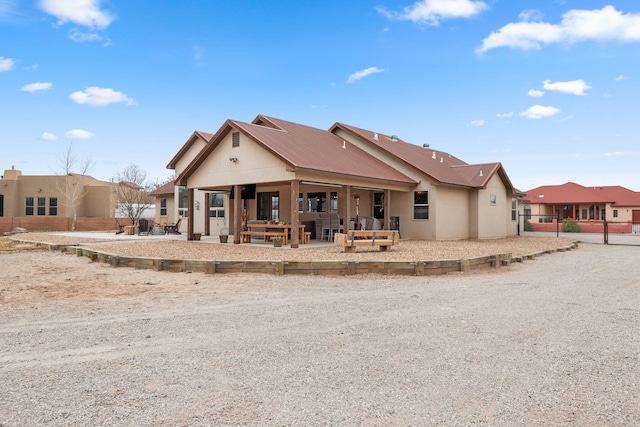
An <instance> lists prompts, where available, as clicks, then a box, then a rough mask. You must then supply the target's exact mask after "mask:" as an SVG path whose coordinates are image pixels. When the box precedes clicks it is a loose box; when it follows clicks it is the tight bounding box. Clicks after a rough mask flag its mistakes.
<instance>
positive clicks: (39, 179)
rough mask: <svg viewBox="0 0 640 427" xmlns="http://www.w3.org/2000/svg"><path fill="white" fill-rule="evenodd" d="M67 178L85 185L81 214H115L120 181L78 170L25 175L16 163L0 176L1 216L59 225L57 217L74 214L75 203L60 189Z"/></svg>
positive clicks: (78, 205)
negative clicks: (67, 173) (96, 176)
mask: <svg viewBox="0 0 640 427" xmlns="http://www.w3.org/2000/svg"><path fill="white" fill-rule="evenodd" d="M67 179H68V180H70V183H71V184H72V185H80V186H82V187H83V188H82V191H80V192H78V194H80V195H81V196H80V197H78V198H77V204H76V210H77V216H78V217H93V218H104V217H110V218H113V217H114V212H115V207H116V200H115V192H114V187H115V185H116V184H114V183H112V182H107V181H100V180H97V179H95V178H92V177H90V176H86V175H76V174H70V175H68V176H57V175H22V172H21V171H20V170H17V169H15V167H13V166H12V167H11V169H9V170H5V171H4V175H3V176H2V178H1V179H0V217H3V218H22V220H23V222H24V223H28V224H38V229H42V227H44V226H46V225H47V224H51V227H52V228H51V229H56V225H55V224H56V223H58V222H60V221H55V220H56V219H61V218H72V217H73V209H72V207H71V203H69V201H68V200H67V198H66V197H65V196H64V195H63V193H62V192H61V190H60V188H62V187H64V185H63V183H64V180H67ZM25 221H26V222H25ZM2 224H4V222H3V223H2ZM13 224H16V222H13ZM65 224H66V222H65Z"/></svg>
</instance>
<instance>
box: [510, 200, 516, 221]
mask: <svg viewBox="0 0 640 427" xmlns="http://www.w3.org/2000/svg"><path fill="white" fill-rule="evenodd" d="M516 219H518V200H516V199H511V221H515V220H516Z"/></svg>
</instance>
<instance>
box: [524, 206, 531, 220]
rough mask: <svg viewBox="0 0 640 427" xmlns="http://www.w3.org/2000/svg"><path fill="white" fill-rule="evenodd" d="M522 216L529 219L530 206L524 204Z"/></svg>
mask: <svg viewBox="0 0 640 427" xmlns="http://www.w3.org/2000/svg"><path fill="white" fill-rule="evenodd" d="M524 218H525V219H531V206H529V205H524Z"/></svg>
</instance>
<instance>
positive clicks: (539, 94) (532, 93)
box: [527, 89, 544, 98]
mask: <svg viewBox="0 0 640 427" xmlns="http://www.w3.org/2000/svg"><path fill="white" fill-rule="evenodd" d="M527 95H529V96H531V97H533V98H540V97H542V96H544V91H542V90H535V89H530V90H529V92H527Z"/></svg>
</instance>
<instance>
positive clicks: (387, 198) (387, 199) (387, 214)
mask: <svg viewBox="0 0 640 427" xmlns="http://www.w3.org/2000/svg"><path fill="white" fill-rule="evenodd" d="M382 208H383V209H384V225H383V227H382V228H384V229H385V230H391V190H384V203H383V204H382Z"/></svg>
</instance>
